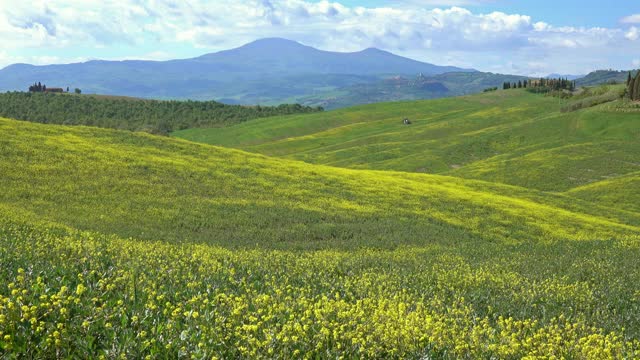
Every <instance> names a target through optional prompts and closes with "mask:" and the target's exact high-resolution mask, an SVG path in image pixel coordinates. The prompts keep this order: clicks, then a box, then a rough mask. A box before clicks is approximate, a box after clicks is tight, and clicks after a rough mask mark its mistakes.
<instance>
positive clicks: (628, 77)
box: [627, 71, 631, 86]
mask: <svg viewBox="0 0 640 360" xmlns="http://www.w3.org/2000/svg"><path fill="white" fill-rule="evenodd" d="M630 82H631V71H629V75H628V76H627V86H629V83H630Z"/></svg>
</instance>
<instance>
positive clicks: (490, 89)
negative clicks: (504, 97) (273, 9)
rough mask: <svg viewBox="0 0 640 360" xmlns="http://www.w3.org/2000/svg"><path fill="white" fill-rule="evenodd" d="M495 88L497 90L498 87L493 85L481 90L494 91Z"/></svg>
mask: <svg viewBox="0 0 640 360" xmlns="http://www.w3.org/2000/svg"><path fill="white" fill-rule="evenodd" d="M496 90H498V87H497V86H494V87H490V88H486V89H484V90H483V91H484V92H492V91H496Z"/></svg>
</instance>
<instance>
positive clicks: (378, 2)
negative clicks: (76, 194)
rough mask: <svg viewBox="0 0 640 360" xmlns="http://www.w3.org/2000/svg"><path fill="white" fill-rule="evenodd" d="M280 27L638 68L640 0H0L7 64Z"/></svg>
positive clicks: (159, 49)
mask: <svg viewBox="0 0 640 360" xmlns="http://www.w3.org/2000/svg"><path fill="white" fill-rule="evenodd" d="M263 37H283V38H288V39H292V40H296V41H299V42H301V43H303V44H306V45H311V46H314V47H318V48H320V49H324V50H332V51H358V50H361V49H364V48H368V47H377V48H381V49H385V50H388V51H391V52H394V53H397V54H400V55H404V56H408V57H411V58H415V59H418V60H421V61H426V62H431V63H435V64H439V65H456V66H462V67H473V68H476V69H479V70H483V71H492V72H502V73H514V74H523V75H546V74H549V73H554V72H555V73H562V74H584V73H587V72H589V71H591V70H594V69H601V68H614V69H630V68H632V67H640V1H637V0H609V1H602V0H395V1H390V0H337V1H327V0H322V1H313V0H209V1H204V0H182V1H170V0H30V1H8V0H0V39H1V41H0V44H1V46H0V68H1V67H4V66H6V65H9V64H12V63H18V62H23V63H32V64H50V63H69V62H78V61H86V60H88V59H113V60H120V59H153V60H164V59H173V58H188V57H194V56H198V55H202V54H204V53H208V52H214V51H219V50H224V49H229V48H233V47H237V46H240V45H242V44H244V43H247V42H250V41H252V40H256V39H259V38H263Z"/></svg>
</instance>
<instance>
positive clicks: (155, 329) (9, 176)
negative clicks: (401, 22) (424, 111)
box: [0, 119, 640, 359]
mask: <svg viewBox="0 0 640 360" xmlns="http://www.w3.org/2000/svg"><path fill="white" fill-rule="evenodd" d="M469 126H471V125H469ZM0 153H1V154H2V157H0V174H1V175H0V177H1V179H2V191H1V192H0V262H1V265H2V266H0V354H2V355H6V356H7V357H9V358H12V357H19V356H23V357H34V358H55V357H63V358H64V357H70V358H74V357H75V358H88V357H96V358H97V357H100V356H104V357H105V358H116V357H120V356H124V357H129V358H143V357H145V356H151V357H152V358H191V357H195V358H214V357H215V358H292V357H293V358H304V357H305V356H308V357H311V358H338V357H341V356H342V357H345V358H363V357H366V358H416V359H418V358H424V357H429V358H435V359H458V358H522V357H525V356H541V357H551V356H556V357H566V358H579V359H600V358H603V357H606V356H608V355H611V356H613V357H614V358H633V357H636V356H639V355H640V341H639V339H640V318H639V317H638V314H639V313H640V301H639V300H640V297H639V294H640V287H639V285H638V284H640V268H638V266H637V259H638V256H639V255H640V248H639V247H638V244H639V243H640V237H639V234H640V220H639V218H640V215H639V214H638V213H637V212H634V208H633V207H629V208H626V209H615V207H614V206H615V202H616V199H613V198H612V199H609V200H607V201H602V204H601V205H594V203H592V202H591V201H593V199H592V198H590V197H589V195H588V194H593V193H596V192H594V191H590V190H589V189H584V191H581V192H580V193H579V194H575V196H576V197H575V198H574V197H570V196H568V195H565V194H549V193H546V192H542V191H538V190H532V189H525V188H520V187H515V186H509V185H502V184H498V183H489V182H484V181H478V180H469V179H462V178H456V177H451V176H442V175H430V174H411V173H402V172H393V171H376V170H354V169H345V168H336V167H329V166H323V165H312V164H307V163H303V162H298V161H293V160H286V159H277V158H269V157H265V156H262V155H258V154H251V153H247V152H243V151H239V150H232V149H225V148H221V147H216V146H210V145H205V144H197V143H192V142H188V141H184V140H179V139H170V138H165V137H157V136H152V135H147V134H141V133H131V132H127V131H115V130H108V129H98V128H91V127H69V126H57V125H43V124H33V123H27V122H21V121H14V120H8V119H0ZM602 185H603V186H626V185H624V184H618V183H616V184H602ZM598 191H602V190H598ZM572 195H573V194H572ZM578 198H584V200H579V199H578ZM598 201H600V200H598ZM629 201H633V200H632V199H630V200H629ZM605 205H609V206H611V207H609V206H605ZM622 324H624V325H622Z"/></svg>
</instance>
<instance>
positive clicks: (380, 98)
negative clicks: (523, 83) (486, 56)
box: [294, 71, 528, 109]
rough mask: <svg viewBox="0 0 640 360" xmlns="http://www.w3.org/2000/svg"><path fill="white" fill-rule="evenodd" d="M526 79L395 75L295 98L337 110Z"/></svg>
mask: <svg viewBox="0 0 640 360" xmlns="http://www.w3.org/2000/svg"><path fill="white" fill-rule="evenodd" d="M525 79H528V78H527V77H526V76H517V75H503V74H492V73H484V72H478V71H476V72H449V73H445V74H439V75H434V76H425V75H423V74H421V75H418V76H413V77H403V76H394V77H390V78H387V79H383V80H380V81H377V82H373V83H366V84H356V85H350V86H348V87H345V88H340V89H337V90H332V91H328V92H325V93H320V94H315V95H311V96H306V97H301V98H297V99H294V101H295V102H298V103H300V104H304V105H310V106H322V107H324V108H325V109H336V108H341V107H346V106H350V105H354V104H371V103H377V102H388V101H408V100H421V99H436V98H443V97H450V96H459V95H467V94H473V93H478V92H481V91H482V90H484V89H487V88H490V87H501V86H502V84H503V83H504V82H507V81H508V82H510V83H513V82H518V81H519V80H525Z"/></svg>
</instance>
